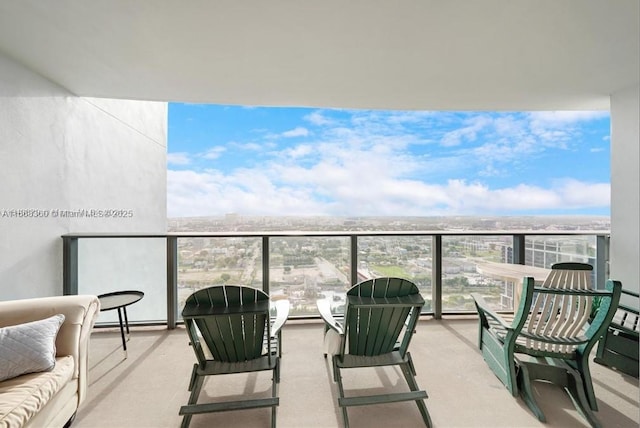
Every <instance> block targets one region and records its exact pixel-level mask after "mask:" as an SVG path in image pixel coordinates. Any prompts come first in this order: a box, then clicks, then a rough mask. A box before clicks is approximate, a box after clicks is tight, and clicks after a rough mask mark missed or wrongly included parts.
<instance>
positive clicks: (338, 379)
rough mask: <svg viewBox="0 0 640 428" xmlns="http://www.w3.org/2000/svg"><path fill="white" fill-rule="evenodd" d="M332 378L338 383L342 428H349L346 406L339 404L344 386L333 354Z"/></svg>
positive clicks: (342, 396)
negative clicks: (342, 420)
mask: <svg viewBox="0 0 640 428" xmlns="http://www.w3.org/2000/svg"><path fill="white" fill-rule="evenodd" d="M332 359H333V380H334V381H335V382H336V383H337V384H338V396H339V398H338V404H339V405H340V408H341V409H342V419H344V428H349V415H348V414H347V406H343V405H341V404H340V399H342V398H344V387H343V386H342V375H341V374H340V368H339V367H338V363H337V362H336V356H335V355H334V356H333V358H332Z"/></svg>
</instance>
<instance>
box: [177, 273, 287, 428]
mask: <svg viewBox="0 0 640 428" xmlns="http://www.w3.org/2000/svg"><path fill="white" fill-rule="evenodd" d="M275 308H276V314H277V318H276V319H275V320H274V322H273V328H272V320H271V316H270V313H271V308H270V300H269V296H268V295H267V294H266V293H264V292H263V291H261V290H257V289H255V288H252V287H246V286H239V285H221V286H213V287H208V288H205V289H202V290H198V291H196V292H194V293H192V294H191V295H190V296H189V297H188V298H187V300H186V302H185V306H184V308H183V310H182V317H183V319H184V321H185V325H186V327H187V333H188V335H189V340H190V344H191V345H192V346H193V349H194V352H195V354H196V359H197V363H196V364H194V366H193V370H192V373H191V381H190V383H189V391H191V394H190V396H189V402H188V403H187V405H185V406H182V407H181V409H180V415H183V419H182V427H184V428H186V427H188V426H189V424H190V422H191V417H192V415H194V414H199V413H208V412H218V411H226V410H237V409H245V408H257V407H271V408H272V410H271V426H272V428H275V423H276V406H278V404H279V398H278V396H277V384H278V383H279V382H280V372H279V367H280V357H281V328H282V326H283V325H284V324H285V322H286V318H287V316H288V312H289V302H288V301H278V302H276V303H275ZM266 370H268V371H271V372H272V373H273V377H272V387H271V394H272V397H271V398H270V399H253V400H252V399H249V398H247V399H246V400H235V401H224V400H223V401H222V402H220V403H205V404H197V400H198V396H199V395H200V391H201V388H202V385H203V383H204V378H205V377H206V376H214V375H221V374H233V373H245V372H254V371H266Z"/></svg>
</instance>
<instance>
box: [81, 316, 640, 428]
mask: <svg viewBox="0 0 640 428" xmlns="http://www.w3.org/2000/svg"><path fill="white" fill-rule="evenodd" d="M132 308H133V307H132ZM322 335H323V327H322V325H321V324H320V323H319V322H316V321H296V320H292V321H289V322H288V323H287V325H286V326H285V329H284V331H283V345H284V348H283V350H284V353H283V360H282V380H281V383H280V387H279V394H280V406H279V408H278V426H279V427H295V428H298V427H322V428H329V427H340V426H342V419H341V414H340V409H339V408H338V407H337V402H336V394H337V392H336V388H337V387H336V385H335V384H334V383H333V381H332V378H331V372H330V370H331V365H330V362H329V360H325V359H324V358H323V356H322ZM476 344H477V319H476V318H475V317H473V316H451V317H447V318H445V319H441V320H436V319H433V317H431V316H425V317H423V319H422V320H421V321H420V323H419V326H418V329H417V333H416V335H415V336H414V339H413V341H412V344H411V347H412V350H411V354H412V356H413V359H414V363H415V365H416V371H417V380H418V384H419V385H420V386H421V387H422V388H424V389H426V391H427V393H428V394H429V398H428V399H427V407H428V409H429V412H430V413H431V417H432V420H433V423H434V426H436V427H505V428H506V427H508V428H513V427H542V426H547V427H558V428H559V427H562V428H567V427H588V424H587V422H586V420H585V419H583V418H582V417H581V416H580V415H579V414H578V412H577V411H576V410H575V408H574V406H573V404H572V402H571V400H570V398H569V396H568V395H567V394H566V393H564V391H562V390H561V389H560V388H557V387H554V386H552V385H548V384H544V383H539V385H537V387H536V388H537V391H538V393H539V394H540V395H539V402H540V405H541V407H542V409H543V411H544V412H545V415H546V417H547V424H542V423H541V422H539V421H538V420H537V419H536V417H535V416H534V415H533V413H531V412H530V411H529V409H528V408H527V407H526V405H525V404H524V402H523V401H522V400H520V399H515V398H513V397H511V395H510V394H509V393H508V391H507V390H506V388H505V387H504V386H502V384H501V383H500V381H499V380H498V379H497V378H496V377H495V376H494V375H493V373H492V372H491V371H490V370H489V368H488V366H487V365H486V363H485V362H484V360H483V359H482V356H481V355H480V353H479V351H478V349H477V345H476ZM127 349H128V358H127V359H123V352H122V344H121V341H120V333H119V331H118V330H117V329H110V328H98V329H95V330H94V333H93V335H92V338H91V354H90V379H89V382H90V383H89V395H88V399H87V401H86V402H85V403H86V404H85V405H84V406H83V407H82V408H81V410H80V411H79V413H78V416H77V419H76V421H75V422H74V427H76V428H101V427H104V428H113V427H119V428H128V427H131V428H140V427H153V428H162V427H176V426H179V425H180V422H181V418H180V417H179V415H178V409H179V408H180V406H181V405H183V404H185V403H186V402H187V399H188V391H187V384H188V381H189V376H190V373H191V367H192V365H193V363H194V362H195V356H194V355H193V352H192V350H191V348H190V347H189V345H188V337H187V333H186V332H185V331H184V328H182V327H181V326H179V327H178V328H176V329H173V330H169V329H166V328H162V327H135V328H134V329H133V330H132V333H131V339H130V341H129V342H128V346H127ZM591 370H592V376H593V382H594V388H595V392H596V397H597V398H598V405H599V408H600V410H599V411H598V412H596V417H597V418H598V419H599V421H600V422H601V423H602V426H604V427H634V426H638V421H639V420H640V416H639V406H640V404H639V401H638V400H639V388H638V380H637V379H634V378H631V377H628V376H626V375H622V374H619V373H617V372H615V371H612V370H610V369H608V368H606V367H603V366H600V365H598V364H596V363H593V362H592V363H591ZM399 376H401V374H400V373H399V372H397V371H394V370H388V369H362V370H361V371H359V372H354V373H353V375H352V376H350V377H349V378H348V380H347V381H348V383H345V385H350V386H358V387H361V386H362V387H368V388H372V389H375V388H379V387H381V386H384V387H391V388H393V386H394V385H396V384H397V381H398V379H399ZM248 377H249V379H247V377H245V376H244V375H234V376H227V377H226V379H225V378H220V379H211V380H209V381H207V383H205V388H204V389H203V392H202V396H203V397H205V396H210V397H215V396H216V394H244V393H247V392H249V391H251V392H258V393H259V392H261V391H263V392H264V393H265V395H268V394H269V388H270V380H269V379H270V378H269V374H268V373H262V374H259V375H256V374H251V375H248ZM247 380H248V382H247ZM347 381H346V382H347ZM247 385H248V386H247ZM349 412H350V413H349V418H350V422H351V426H353V427H401V426H404V427H419V426H423V425H422V420H421V418H420V414H419V412H418V410H417V408H416V406H415V405H414V404H413V403H395V404H388V405H379V406H364V407H354V408H352V409H350V410H349ZM269 415H270V413H269V410H268V409H256V410H248V411H235V412H221V413H217V414H209V415H198V416H194V418H193V420H192V423H191V426H192V427H194V428H197V427H205V426H224V427H267V426H269V417H270V416H269Z"/></svg>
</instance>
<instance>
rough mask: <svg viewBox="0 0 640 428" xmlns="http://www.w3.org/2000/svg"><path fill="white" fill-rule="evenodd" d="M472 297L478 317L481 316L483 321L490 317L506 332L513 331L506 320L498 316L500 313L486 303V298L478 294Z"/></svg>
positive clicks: (473, 294)
mask: <svg viewBox="0 0 640 428" xmlns="http://www.w3.org/2000/svg"><path fill="white" fill-rule="evenodd" d="M471 297H472V298H473V300H474V302H475V303H476V309H477V310H478V315H479V316H480V318H481V319H484V320H486V318H487V317H489V318H491V319H492V320H494V321H495V322H496V323H498V324H500V326H501V327H502V328H504V329H505V330H510V329H511V326H510V325H509V324H507V323H506V322H505V321H504V319H502V317H501V316H500V315H498V313H496V312H495V311H494V310H493V309H491V308H490V307H489V304H488V303H487V302H486V300H484V297H482V296H481V295H480V294H478V293H471Z"/></svg>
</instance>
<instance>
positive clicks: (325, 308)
mask: <svg viewBox="0 0 640 428" xmlns="http://www.w3.org/2000/svg"><path fill="white" fill-rule="evenodd" d="M316 305H317V306H318V312H320V316H321V317H322V319H323V320H324V322H325V324H326V325H327V327H329V328H330V329H332V330H334V331H335V332H336V333H338V334H340V335H341V334H343V333H344V331H343V330H342V326H341V325H340V323H339V322H338V321H337V320H336V319H335V318H334V316H333V314H332V313H331V303H330V302H329V301H328V300H327V299H321V300H317V301H316Z"/></svg>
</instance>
